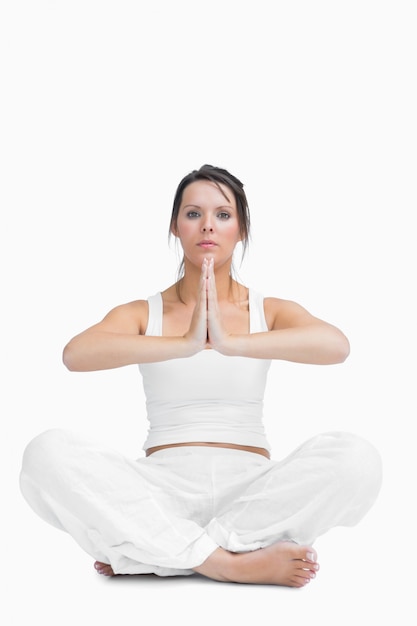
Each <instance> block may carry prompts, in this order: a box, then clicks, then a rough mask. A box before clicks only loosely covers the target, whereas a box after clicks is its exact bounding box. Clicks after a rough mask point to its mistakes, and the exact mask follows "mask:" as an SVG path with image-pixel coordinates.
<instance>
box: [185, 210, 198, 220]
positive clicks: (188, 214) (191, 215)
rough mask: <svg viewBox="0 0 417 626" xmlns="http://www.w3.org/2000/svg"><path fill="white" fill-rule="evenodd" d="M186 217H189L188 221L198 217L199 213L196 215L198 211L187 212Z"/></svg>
mask: <svg viewBox="0 0 417 626" xmlns="http://www.w3.org/2000/svg"><path fill="white" fill-rule="evenodd" d="M187 217H189V218H190V219H194V218H196V217H200V213H198V211H188V212H187Z"/></svg>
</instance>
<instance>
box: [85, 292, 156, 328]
mask: <svg viewBox="0 0 417 626" xmlns="http://www.w3.org/2000/svg"><path fill="white" fill-rule="evenodd" d="M148 311H149V309H148V302H147V300H133V301H132V302H126V303H125V304H119V305H118V306H116V307H114V308H113V309H111V310H110V311H109V312H108V313H107V314H106V315H105V317H104V318H103V319H102V320H101V321H100V322H98V324H94V326H91V327H90V328H89V329H87V330H93V331H96V330H100V331H104V332H114V333H126V334H134V335H138V334H139V335H144V334H145V331H146V326H147V324H148Z"/></svg>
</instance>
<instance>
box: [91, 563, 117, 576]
mask: <svg viewBox="0 0 417 626" xmlns="http://www.w3.org/2000/svg"><path fill="white" fill-rule="evenodd" d="M94 567H95V569H96V570H97V572H98V573H99V574H102V575H103V576H117V574H115V573H114V572H113V569H112V566H111V565H108V564H107V563H101V561H96V562H95V563H94Z"/></svg>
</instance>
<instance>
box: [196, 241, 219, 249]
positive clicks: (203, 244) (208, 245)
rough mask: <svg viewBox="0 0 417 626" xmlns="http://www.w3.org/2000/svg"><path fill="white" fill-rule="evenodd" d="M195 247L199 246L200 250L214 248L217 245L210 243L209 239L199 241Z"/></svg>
mask: <svg viewBox="0 0 417 626" xmlns="http://www.w3.org/2000/svg"><path fill="white" fill-rule="evenodd" d="M197 245H198V246H200V248H214V247H215V246H217V243H215V242H214V241H211V239H204V240H203V241H200V242H199V243H198V244H197Z"/></svg>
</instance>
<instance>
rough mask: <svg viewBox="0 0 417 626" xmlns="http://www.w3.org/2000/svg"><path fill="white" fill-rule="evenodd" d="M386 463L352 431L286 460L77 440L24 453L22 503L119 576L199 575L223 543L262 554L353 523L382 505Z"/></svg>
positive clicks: (56, 440)
mask: <svg viewBox="0 0 417 626" xmlns="http://www.w3.org/2000/svg"><path fill="white" fill-rule="evenodd" d="M380 484H381V461H380V456H379V454H378V452H377V451H376V450H375V448H374V447H373V446H371V444H369V443H368V442H367V441H365V440H363V439H361V438H359V437H357V436H355V435H351V434H349V433H339V432H331V433H325V434H322V435H318V436H317V437H314V438H312V439H310V440H308V441H307V442H306V443H304V444H303V445H301V446H300V447H299V448H297V449H296V450H295V451H294V452H293V453H292V454H290V455H289V456H288V457H287V458H286V459H284V460H283V461H279V462H277V461H271V460H269V459H267V458H265V457H263V456H261V455H259V454H255V453H252V452H243V451H240V450H232V449H227V448H215V447H201V446H186V447H178V448H169V449H165V450H161V451H159V452H155V453H154V454H152V455H150V456H149V457H146V458H140V459H138V460H136V461H135V460H131V459H128V458H125V457H124V456H123V455H121V454H119V453H118V452H116V451H113V450H108V449H102V448H100V447H98V446H97V445H96V444H95V443H93V442H90V441H87V440H85V439H84V438H82V437H80V436H79V435H76V434H74V433H72V432H70V431H64V430H48V431H46V432H45V433H42V434H41V435H39V436H38V437H36V438H35V439H34V440H33V441H31V442H30V443H29V445H28V446H27V448H26V450H25V453H24V458H23V467H22V472H21V489H22V493H23V495H24V497H25V498H26V500H27V501H28V503H29V504H30V506H31V507H32V508H33V509H34V511H35V512H36V513H37V514H38V515H40V516H41V517H42V518H43V519H44V520H46V521H47V522H49V523H50V524H52V525H54V526H56V527H57V528H60V529H62V530H65V531H67V532H68V533H69V534H70V535H72V537H73V538H74V539H75V540H76V541H77V542H78V544H79V545H80V546H81V547H82V548H83V549H84V550H85V551H86V552H87V553H89V554H90V555H91V556H92V557H93V558H94V559H96V560H98V561H102V562H105V563H109V564H110V565H111V566H112V568H113V571H114V572H115V573H119V574H145V573H154V574H157V575H159V576H172V575H186V574H192V573H193V571H192V569H191V568H193V567H196V566H198V565H201V563H203V561H205V560H206V558H207V557H208V556H210V554H211V553H212V552H213V551H214V550H215V549H216V548H218V547H219V546H221V547H223V548H225V549H226V550H230V551H232V552H243V551H250V550H256V549H258V548H262V547H265V546H268V545H270V544H272V543H275V542H277V541H280V540H283V539H289V540H292V541H295V542H297V543H299V544H307V545H311V544H312V543H313V542H314V541H315V539H316V538H317V537H318V536H319V535H321V534H323V533H324V532H326V531H327V530H329V529H330V528H332V527H334V526H339V525H342V526H352V525H354V524H356V523H357V522H358V521H359V520H360V519H361V518H362V517H363V516H364V515H365V513H366V512H367V511H368V509H369V508H370V507H371V506H372V504H373V503H374V501H375V499H376V497H377V494H378V491H379V489H380Z"/></svg>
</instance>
